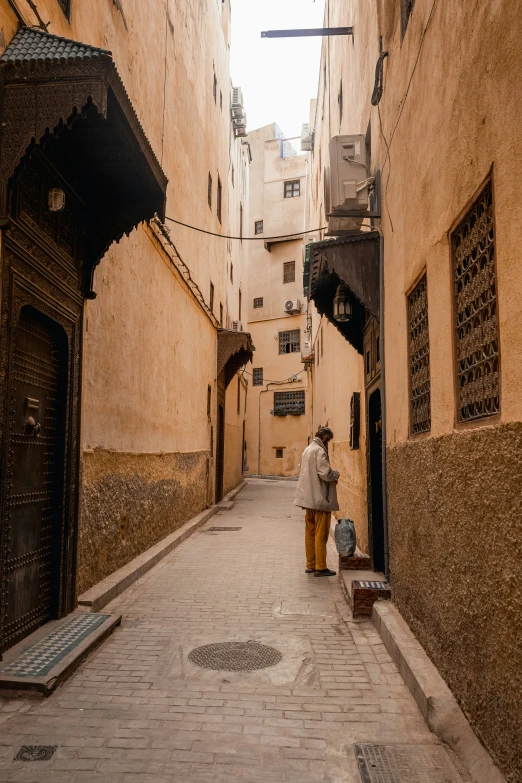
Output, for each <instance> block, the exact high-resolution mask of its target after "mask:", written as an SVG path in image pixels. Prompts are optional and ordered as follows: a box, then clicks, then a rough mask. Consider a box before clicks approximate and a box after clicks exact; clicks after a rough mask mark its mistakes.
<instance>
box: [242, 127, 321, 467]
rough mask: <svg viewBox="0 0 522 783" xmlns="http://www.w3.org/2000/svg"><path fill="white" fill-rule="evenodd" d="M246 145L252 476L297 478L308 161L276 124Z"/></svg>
mask: <svg viewBox="0 0 522 783" xmlns="http://www.w3.org/2000/svg"><path fill="white" fill-rule="evenodd" d="M248 142H249V144H250V147H251V150H252V165H251V168H250V198H249V205H250V226H249V229H250V230H249V232H248V233H249V235H252V236H254V237H259V241H251V242H249V243H248V248H247V253H248V255H247V274H248V304H247V314H248V315H247V317H248V331H249V332H250V333H251V335H252V341H253V343H254V345H255V349H256V350H255V359H254V360H253V369H252V377H251V378H250V377H249V376H248V377H249V380H251V382H252V384H251V388H249V392H248V403H247V420H246V445H247V454H246V463H247V467H248V473H250V474H262V475H280V476H293V475H296V474H297V472H298V464H299V459H300V456H301V453H302V451H303V449H304V448H305V447H306V444H307V423H306V415H307V411H308V408H307V402H308V401H307V384H306V372H305V371H304V365H303V364H302V362H301V354H302V351H304V339H305V328H306V304H305V301H304V299H303V295H302V290H303V289H302V279H303V245H304V237H303V232H304V230H305V228H304V221H305V203H306V182H307V156H306V155H303V154H296V151H295V147H294V146H293V145H292V143H291V142H290V141H287V140H285V139H284V138H283V136H282V133H281V131H280V130H279V128H278V127H277V125H275V124H272V125H267V126H265V127H264V128H259V129H258V130H255V131H251V132H249V134H248ZM294 234H295V236H293V235H294ZM274 237H275V238H274ZM246 372H250V368H249V369H248V370H246V371H245V373H246Z"/></svg>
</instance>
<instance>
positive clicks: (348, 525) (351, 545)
mask: <svg viewBox="0 0 522 783" xmlns="http://www.w3.org/2000/svg"><path fill="white" fill-rule="evenodd" d="M334 537H335V546H336V547H337V551H338V552H339V554H340V555H341V557H353V555H354V554H355V547H356V545H357V538H356V535H355V525H354V523H353V521H352V520H351V519H340V520H339V521H338V522H337V524H336V526H335V533H334Z"/></svg>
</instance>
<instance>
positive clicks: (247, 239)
mask: <svg viewBox="0 0 522 783" xmlns="http://www.w3.org/2000/svg"><path fill="white" fill-rule="evenodd" d="M165 220H170V222H171V223H176V224H177V225H178V226H184V227H185V228H190V229H192V231H199V233H200V234H208V235H209V236H211V237H220V238H221V239H238V240H240V241H241V242H243V241H244V242H252V241H255V240H257V241H260V240H261V241H263V242H269V241H272V240H274V239H293V238H294V237H302V236H304V235H305V234H315V233H317V232H318V231H326V228H327V227H326V226H323V228H311V229H309V230H308V231H295V232H294V233H293V234H281V235H280V236H277V237H264V236H262V235H261V234H260V235H259V236H257V237H233V236H229V235H228V234H216V233H215V232H214V231H205V229H204V228H196V226H191V225H189V224H188V223H182V222H181V220H174V218H171V217H169V216H168V215H165Z"/></svg>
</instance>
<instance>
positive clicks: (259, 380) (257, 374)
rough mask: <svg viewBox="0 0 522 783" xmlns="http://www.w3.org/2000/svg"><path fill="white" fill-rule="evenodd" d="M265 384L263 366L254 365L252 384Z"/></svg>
mask: <svg viewBox="0 0 522 783" xmlns="http://www.w3.org/2000/svg"><path fill="white" fill-rule="evenodd" d="M262 385H263V368H262V367H254V369H253V370H252V386H262Z"/></svg>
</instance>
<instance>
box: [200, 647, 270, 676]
mask: <svg viewBox="0 0 522 783" xmlns="http://www.w3.org/2000/svg"><path fill="white" fill-rule="evenodd" d="M282 657H283V656H282V655H281V653H280V652H279V650H276V649H275V648H274V647H268V646H267V645H266V644H259V643H258V642H220V643H219V644H206V645H205V646H204V647H196V649H195V650H192V652H190V653H189V660H191V661H192V663H195V664H196V665H197V666H201V667H202V668H203V669H215V670H216V671H223V672H253V671H255V670H256V669H266V668H267V667H268V666H275V665H276V664H277V663H279V661H280V660H281V658H282Z"/></svg>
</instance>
